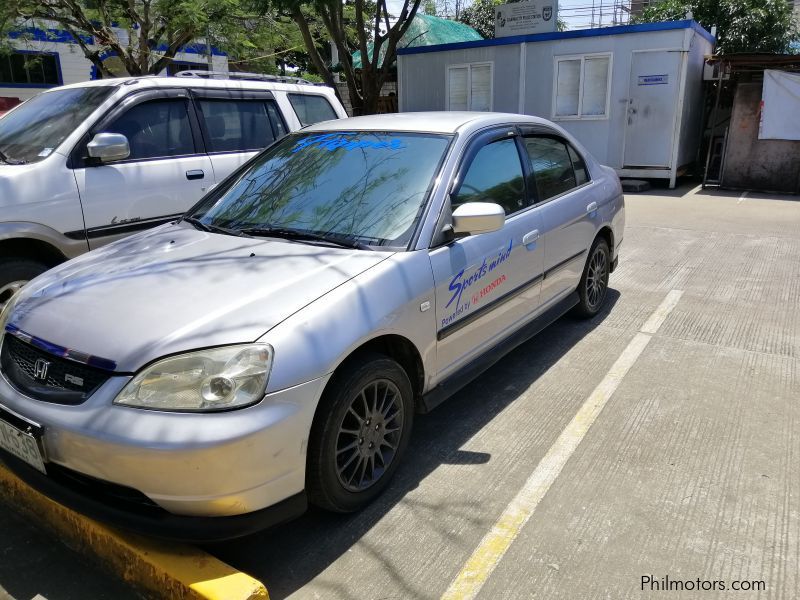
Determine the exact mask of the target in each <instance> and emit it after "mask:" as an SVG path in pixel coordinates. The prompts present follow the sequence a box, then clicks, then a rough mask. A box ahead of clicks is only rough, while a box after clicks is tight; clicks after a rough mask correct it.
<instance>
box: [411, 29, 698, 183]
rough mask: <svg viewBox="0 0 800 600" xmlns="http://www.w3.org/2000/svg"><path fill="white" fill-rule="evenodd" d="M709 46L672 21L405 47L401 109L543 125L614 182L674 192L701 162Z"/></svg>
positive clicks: (691, 31) (694, 34)
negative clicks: (491, 115) (660, 182)
mask: <svg viewBox="0 0 800 600" xmlns="http://www.w3.org/2000/svg"><path fill="white" fill-rule="evenodd" d="M713 41H714V40H713V38H712V37H711V35H710V34H709V33H708V32H707V31H706V30H705V29H703V28H702V27H700V26H699V25H698V24H697V23H695V22H694V21H670V22H667V23H647V24H641V25H625V26H618V27H606V28H602V29H588V30H578V31H565V32H554V33H544V34H535V35H527V36H517V37H508V38H501V39H492V40H481V41H474V42H464V43H459V44H446V45H440V46H429V47H422V48H404V49H401V50H399V51H398V86H399V90H398V96H399V103H400V110H401V111H422V110H479V111H498V112H509V113H522V114H528V115H536V116H540V117H544V118H546V119H550V120H552V121H555V122H556V123H558V124H559V125H561V126H562V127H563V128H564V129H566V130H567V131H569V132H570V133H571V134H572V135H574V136H575V137H576V138H577V139H578V140H579V141H580V142H581V143H582V144H583V145H584V146H586V148H587V149H588V150H589V151H590V152H591V153H592V154H593V155H594V156H595V157H597V159H598V160H599V161H600V162H602V163H604V164H607V165H609V166H611V167H614V168H615V169H616V171H617V173H618V174H619V175H620V176H623V177H645V178H661V179H667V180H669V182H670V184H671V185H672V186H674V185H675V179H676V178H677V176H678V175H679V174H680V173H682V172H683V171H684V170H685V168H686V167H687V166H688V165H690V164H694V163H696V162H697V159H698V145H699V141H700V134H701V127H702V114H703V68H704V61H705V56H706V55H709V54H711V52H712V48H713Z"/></svg>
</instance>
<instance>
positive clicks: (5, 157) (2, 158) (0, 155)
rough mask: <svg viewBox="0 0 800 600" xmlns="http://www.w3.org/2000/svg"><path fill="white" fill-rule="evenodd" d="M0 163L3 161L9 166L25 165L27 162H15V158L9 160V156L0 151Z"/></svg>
mask: <svg viewBox="0 0 800 600" xmlns="http://www.w3.org/2000/svg"><path fill="white" fill-rule="evenodd" d="M0 161H3V162H4V163H6V164H7V165H24V164H25V162H26V161H24V160H15V159H13V158H9V157H8V155H7V154H6V153H5V152H3V151H2V150H0Z"/></svg>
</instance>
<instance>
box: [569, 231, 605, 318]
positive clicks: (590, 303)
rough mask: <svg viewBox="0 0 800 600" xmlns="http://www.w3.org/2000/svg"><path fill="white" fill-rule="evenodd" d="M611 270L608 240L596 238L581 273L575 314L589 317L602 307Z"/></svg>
mask: <svg viewBox="0 0 800 600" xmlns="http://www.w3.org/2000/svg"><path fill="white" fill-rule="evenodd" d="M610 272H611V251H610V250H609V248H608V242H606V240H605V239H603V238H602V237H599V238H597V239H596V240H595V241H594V244H592V248H591V249H590V250H589V258H588V259H587V260H586V265H585V266H584V267H583V275H581V281H580V283H579V284H578V295H579V296H580V302H578V305H577V306H576V307H575V314H576V315H577V316H579V317H582V318H584V319H590V318H592V317H593V316H595V315H596V314H597V313H599V312H600V310H601V309H602V308H603V305H604V304H605V302H606V296H607V295H608V275H609V273H610Z"/></svg>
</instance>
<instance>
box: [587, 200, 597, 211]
mask: <svg viewBox="0 0 800 600" xmlns="http://www.w3.org/2000/svg"><path fill="white" fill-rule="evenodd" d="M596 210H597V202H590V203H589V204H587V205H586V212H587V213H593V212H594V211H596Z"/></svg>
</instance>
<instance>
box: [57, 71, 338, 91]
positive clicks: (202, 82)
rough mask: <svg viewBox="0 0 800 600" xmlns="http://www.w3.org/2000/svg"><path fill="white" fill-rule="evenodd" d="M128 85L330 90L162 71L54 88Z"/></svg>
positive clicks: (278, 82) (274, 82) (310, 86)
mask: <svg viewBox="0 0 800 600" xmlns="http://www.w3.org/2000/svg"><path fill="white" fill-rule="evenodd" d="M122 85H125V86H130V87H134V86H137V87H140V88H142V89H144V88H153V87H169V88H176V87H178V88H211V89H227V90H239V89H241V90H276V91H284V92H300V91H302V92H303V93H312V94H313V93H316V94H324V95H332V94H333V90H332V89H331V88H329V87H327V86H321V85H309V84H302V83H284V82H282V81H258V80H253V79H225V78H215V79H206V78H204V77H167V76H164V75H145V76H142V77H115V78H112V79H96V80H93V81H81V82H80V83H70V84H68V85H65V86H62V87H59V88H53V89H65V88H67V89H69V88H82V87H102V86H122Z"/></svg>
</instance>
